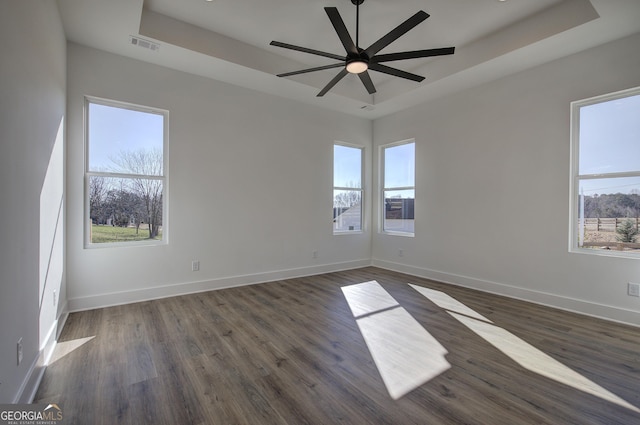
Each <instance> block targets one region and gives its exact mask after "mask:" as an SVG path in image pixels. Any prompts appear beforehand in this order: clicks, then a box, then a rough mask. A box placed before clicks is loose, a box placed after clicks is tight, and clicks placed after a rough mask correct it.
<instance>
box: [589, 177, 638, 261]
mask: <svg viewBox="0 0 640 425" xmlns="http://www.w3.org/2000/svg"><path fill="white" fill-rule="evenodd" d="M579 195H580V196H579V199H578V202H579V206H578V211H579V217H578V219H579V223H578V224H579V230H580V231H579V246H586V247H591V248H595V249H624V250H629V251H634V250H635V251H638V249H637V248H636V249H634V248H632V247H628V246H627V247H623V246H618V245H617V243H618V242H626V243H633V242H634V241H635V242H638V240H640V236H637V235H635V234H634V233H635V232H634V230H635V231H637V230H638V224H639V222H640V177H627V178H609V179H593V180H582V181H580V186H579ZM628 221H630V222H631V224H629V223H628Z"/></svg>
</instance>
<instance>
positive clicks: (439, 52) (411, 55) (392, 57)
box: [371, 47, 456, 63]
mask: <svg viewBox="0 0 640 425" xmlns="http://www.w3.org/2000/svg"><path fill="white" fill-rule="evenodd" d="M455 49H456V48H455V47H443V48H440V49H428V50H414V51H411V52H399V53H389V54H387V55H377V56H374V57H372V58H371V62H375V63H380V62H391V61H401V60H405V59H418V58H428V57H431V56H444V55H452V54H453V53H454V51H455Z"/></svg>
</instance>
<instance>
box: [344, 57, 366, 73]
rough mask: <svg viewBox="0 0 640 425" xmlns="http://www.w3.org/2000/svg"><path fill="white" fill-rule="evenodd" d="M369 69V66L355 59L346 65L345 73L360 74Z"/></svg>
mask: <svg viewBox="0 0 640 425" xmlns="http://www.w3.org/2000/svg"><path fill="white" fill-rule="evenodd" d="M367 69H369V64H368V63H367V62H365V61H363V60H362V59H355V60H352V61H350V62H348V63H347V72H349V73H351V74H362V73H363V72H365V71H366V70H367Z"/></svg>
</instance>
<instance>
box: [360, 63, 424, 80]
mask: <svg viewBox="0 0 640 425" xmlns="http://www.w3.org/2000/svg"><path fill="white" fill-rule="evenodd" d="M369 69H372V70H374V71H378V72H382V73H383V74H389V75H393V76H394V77H400V78H406V79H407V80H412V81H417V82H420V81H422V80H424V77H422V76H420V75H416V74H412V73H410V72H406V71H402V70H401V69H396V68H391V67H390V66H386V65H381V64H379V63H369Z"/></svg>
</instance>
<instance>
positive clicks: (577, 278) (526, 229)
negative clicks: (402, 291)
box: [373, 35, 640, 324]
mask: <svg viewBox="0 0 640 425" xmlns="http://www.w3.org/2000/svg"><path fill="white" fill-rule="evenodd" d="M638 46H640V35H635V36H633V37H630V38H626V39H623V40H619V41H616V42H613V43H610V44H607V45H604V46H601V47H597V48H594V49H591V50H588V51H585V52H582V53H579V54H576V55H573V56H570V57H567V58H563V59H560V60H556V61H554V62H551V63H548V64H545V65H542V66H539V67H536V68H533V69H531V70H528V71H525V72H521V73H518V74H516V75H513V76H510V77H507V78H503V79H500V80H498V81H495V82H492V83H489V84H485V85H483V86H480V87H477V88H473V89H470V90H466V91H464V92H461V93H458V94H456V95H453V96H450V97H446V98H442V99H439V100H436V101H432V102H430V103H427V104H424V105H421V106H419V107H415V108H412V109H410V110H406V111H403V112H400V113H397V114H395V115H393V116H388V117H385V118H381V119H378V120H376V121H375V123H374V145H375V146H376V147H377V146H379V145H380V144H385V143H389V142H394V141H398V140H403V139H408V138H415V140H416V157H417V158H416V162H417V166H416V185H417V188H416V189H417V190H416V207H415V211H416V225H415V226H416V236H415V238H406V237H393V236H387V235H382V234H378V233H377V232H374V235H373V262H374V264H377V265H380V266H383V267H387V268H391V269H396V270H400V271H405V272H409V273H413V274H415V275H420V276H425V277H431V278H435V279H439V280H443V281H448V282H451V283H456V284H461V285H466V286H470V287H474V288H478V289H482V290H487V291H491V292H496V293H501V294H506V295H510V296H514V297H519V298H524V299H528V300H532V301H536V302H540V303H545V304H551V305H555V306H559V307H562V308H566V309H571V310H578V311H582V312H584V313H587V314H593V315H598V316H602V317H608V318H610V319H614V320H621V321H626V322H628V323H635V324H640V300H639V299H638V298H632V297H629V296H627V295H626V285H627V282H628V281H633V282H639V281H640V260H637V259H620V258H611V257H603V256H594V255H586V254H574V253H571V254H570V253H569V252H568V232H569V229H568V227H569V147H570V140H569V130H570V115H569V114H570V111H569V104H570V102H571V101H574V100H578V99H584V98H588V97H592V96H595V95H600V94H604V93H609V92H613V91H618V90H622V89H626V88H630V87H634V86H639V85H640V72H639V70H640V49H638ZM377 154H378V153H377V148H376V149H374V155H375V156H376V158H377ZM376 160H377V159H376ZM374 179H377V172H375V173H374ZM374 181H375V180H374ZM376 201H377V199H376ZM374 210H375V214H374V216H375V217H374V219H375V220H376V222H377V220H378V217H379V215H378V210H377V209H374ZM398 249H403V254H404V255H403V257H402V258H400V257H399V256H398Z"/></svg>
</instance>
